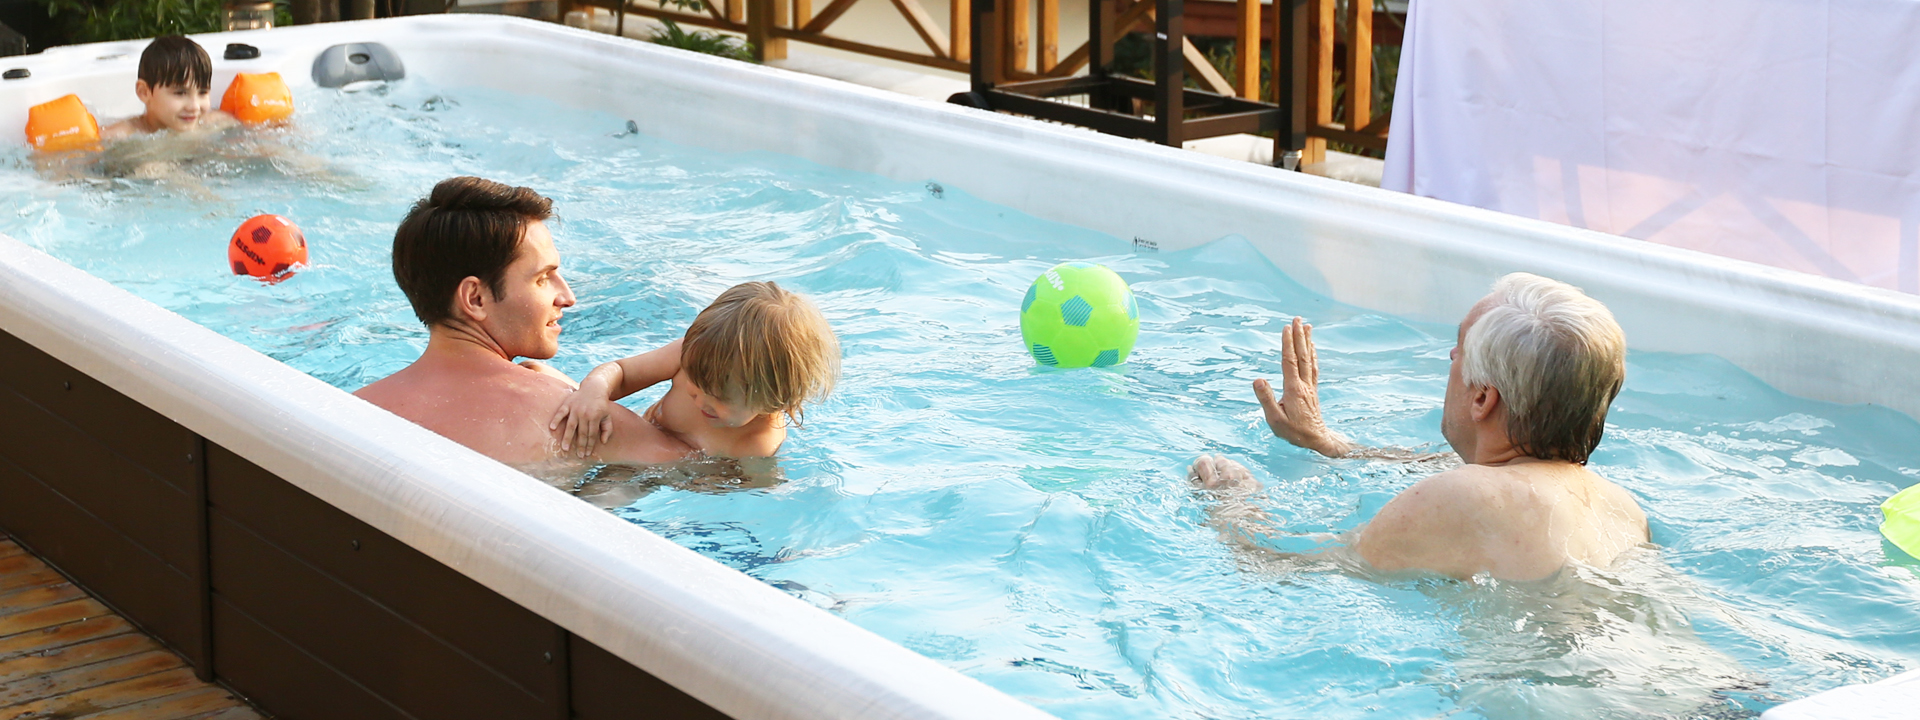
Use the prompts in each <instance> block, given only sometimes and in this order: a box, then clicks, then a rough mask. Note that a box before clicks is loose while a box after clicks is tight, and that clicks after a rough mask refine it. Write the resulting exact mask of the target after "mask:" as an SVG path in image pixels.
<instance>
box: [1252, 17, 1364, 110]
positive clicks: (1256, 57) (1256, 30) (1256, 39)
mask: <svg viewBox="0 0 1920 720" xmlns="http://www.w3.org/2000/svg"><path fill="white" fill-rule="evenodd" d="M1276 1H1277V0H1276ZM1349 1H1350V2H1360V1H1363V0H1349ZM1276 7H1277V6H1276ZM1239 10H1240V13H1239V18H1240V24H1239V26H1238V27H1236V28H1235V30H1236V31H1237V32H1236V33H1235V35H1234V39H1233V70H1234V78H1233V87H1234V91H1235V92H1237V93H1238V94H1239V95H1240V97H1243V98H1249V99H1253V100H1259V99H1260V0H1240V4H1239ZM1275 65H1276V66H1277V65H1278V61H1277V60H1276V62H1275Z"/></svg>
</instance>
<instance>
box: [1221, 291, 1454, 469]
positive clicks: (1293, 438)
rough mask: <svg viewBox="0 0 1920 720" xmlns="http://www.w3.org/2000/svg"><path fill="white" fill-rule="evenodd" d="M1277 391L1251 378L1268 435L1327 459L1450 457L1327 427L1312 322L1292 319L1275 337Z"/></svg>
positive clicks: (1264, 381)
mask: <svg viewBox="0 0 1920 720" xmlns="http://www.w3.org/2000/svg"><path fill="white" fill-rule="evenodd" d="M1280 374H1281V380H1280V387H1281V395H1280V396H1279V397H1277V398H1276V397H1274V395H1273V385H1271V384H1269V383H1268V382H1267V381H1266V380H1265V379H1260V380H1255V381H1253V396H1254V397H1255V398H1257V399H1259V400H1260V409H1261V411H1262V412H1264V413H1265V414H1266V416H1267V428H1268V429H1270V430H1272V431H1273V434H1274V436H1276V437H1278V438H1280V439H1281V440H1285V441H1287V442H1289V443H1292V444H1293V445H1295V446H1297V447H1303V448H1306V449H1308V450H1312V451H1314V452H1317V453H1320V454H1321V455H1325V456H1327V457H1362V458H1372V459H1375V460H1407V461H1413V462H1421V461H1426V460H1437V459H1442V458H1446V457H1451V456H1450V455H1449V454H1448V453H1427V452H1418V451H1415V450H1408V449H1405V448H1371V447H1366V446H1363V445H1358V444H1355V443H1354V442H1353V441H1352V440H1348V439H1347V438H1345V437H1343V436H1341V435H1340V433H1337V432H1334V431H1333V430H1332V429H1330V428H1328V427H1327V424H1326V422H1325V421H1324V420H1322V419H1321V415H1320V354H1319V352H1318V351H1317V350H1315V349H1314V347H1313V326H1312V325H1308V324H1307V323H1306V322H1304V321H1302V320H1301V319H1300V318H1297V317H1296V318H1294V319H1293V322H1292V323H1291V324H1289V325H1287V329H1286V330H1284V331H1282V332H1281V335H1280Z"/></svg>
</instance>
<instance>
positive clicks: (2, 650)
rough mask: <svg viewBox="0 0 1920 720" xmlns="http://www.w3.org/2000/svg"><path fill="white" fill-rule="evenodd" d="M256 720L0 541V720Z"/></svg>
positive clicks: (56, 576)
mask: <svg viewBox="0 0 1920 720" xmlns="http://www.w3.org/2000/svg"><path fill="white" fill-rule="evenodd" d="M81 718H86V719H87V720H263V718H262V716H261V715H260V713H259V712H258V711H256V710H254V709H253V708H251V707H248V706H247V705H246V704H245V703H243V702H242V701H241V700H240V699H239V698H237V697H235V696H234V695H233V694H232V693H230V692H228V691H227V690H226V689H224V688H221V687H219V686H215V685H208V684H206V683H202V682H200V681H199V679H197V678H195V677H194V676H193V669H192V668H191V667H188V666H187V664H186V662H185V661H184V660H183V659H181V658H180V656H178V655H175V654H174V653H172V652H171V651H168V650H167V649H165V648H164V647H162V646H161V645H160V643H159V642H158V641H156V640H154V639H153V638H150V637H147V636H146V635H145V634H142V633H140V632H139V631H137V630H136V629H135V628H134V627H133V625H132V624H131V623H128V622H127V621H126V620H125V619H124V618H121V617H119V616H117V615H114V614H113V613H112V612H111V611H109V610H108V609H107V608H106V606H104V605H102V604H100V603H99V602H98V601H96V600H94V599H92V598H91V597H89V596H88V595H87V594H86V591H85V590H84V589H81V588H79V587H78V586H75V585H73V584H72V583H70V582H68V581H67V579H66V578H65V577H64V576H62V575H60V573H58V572H55V571H54V570H53V569H52V568H49V567H47V565H46V564H45V563H42V562H41V561H40V559H39V558H36V557H34V556H33V554H31V553H28V552H26V551H25V549H23V548H21V547H20V546H19V545H18V544H16V543H14V542H12V541H11V540H8V539H7V538H6V535H5V534H4V533H0V720H80V719H81Z"/></svg>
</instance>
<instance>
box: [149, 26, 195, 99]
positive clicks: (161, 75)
mask: <svg viewBox="0 0 1920 720" xmlns="http://www.w3.org/2000/svg"><path fill="white" fill-rule="evenodd" d="M140 79H141V80H145V81H146V83H147V87H150V88H153V89H155V90H158V89H160V88H163V87H169V86H173V85H186V86H188V87H191V88H193V89H195V90H206V91H209V92H211V91H212V90H213V59H212V58H209V57H207V50H206V48H202V47H200V43H197V42H194V41H192V40H188V39H187V38H186V37H185V36H183V35H168V36H166V37H161V38H154V39H153V42H150V43H147V49H146V50H145V51H143V52H141V53H140Z"/></svg>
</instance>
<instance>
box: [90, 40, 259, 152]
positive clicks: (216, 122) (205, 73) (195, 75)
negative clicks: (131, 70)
mask: <svg viewBox="0 0 1920 720" xmlns="http://www.w3.org/2000/svg"><path fill="white" fill-rule="evenodd" d="M133 93H134V95H136V96H139V98H140V104H142V105H145V106H146V110H145V111H144V112H142V113H141V114H139V115H135V116H133V117H130V118H127V119H125V120H121V121H120V122H117V123H114V124H112V125H109V126H107V127H106V129H105V130H102V131H101V132H100V137H101V139H102V140H118V139H121V138H126V137H132V136H135V135H151V134H153V133H157V132H160V131H162V130H166V131H170V132H172V133H176V134H178V133H190V132H196V131H205V130H218V129H221V128H225V127H230V126H232V125H233V124H234V122H235V121H234V119H233V116H231V115H228V114H226V113H224V112H221V111H219V110H215V109H214V108H213V60H212V58H209V57H207V51H206V49H204V48H202V47H200V44H199V43H196V42H194V41H192V40H189V39H187V38H185V37H183V36H180V35H169V36H166V37H161V38H154V40H153V42H150V43H147V49H146V50H144V51H142V52H141V53H140V70H139V77H138V79H136V80H134V82H133Z"/></svg>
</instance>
